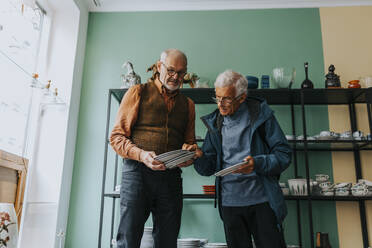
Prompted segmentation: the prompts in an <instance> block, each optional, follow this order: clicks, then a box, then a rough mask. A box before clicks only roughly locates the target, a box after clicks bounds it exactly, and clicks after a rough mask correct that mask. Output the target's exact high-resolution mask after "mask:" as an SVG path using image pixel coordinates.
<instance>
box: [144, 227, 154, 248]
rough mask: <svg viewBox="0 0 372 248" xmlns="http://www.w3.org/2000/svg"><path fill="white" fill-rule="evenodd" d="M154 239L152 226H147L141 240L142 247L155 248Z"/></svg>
mask: <svg viewBox="0 0 372 248" xmlns="http://www.w3.org/2000/svg"><path fill="white" fill-rule="evenodd" d="M153 247H154V239H153V238H152V227H145V229H144V230H143V236H142V240H141V248H153Z"/></svg>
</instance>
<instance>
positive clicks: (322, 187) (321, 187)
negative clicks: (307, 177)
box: [315, 174, 335, 196]
mask: <svg viewBox="0 0 372 248" xmlns="http://www.w3.org/2000/svg"><path fill="white" fill-rule="evenodd" d="M315 180H316V185H317V186H316V190H315V192H316V193H318V194H320V195H324V196H334V195H335V193H334V190H333V184H332V183H331V181H330V180H329V176H328V175H327V174H316V175H315Z"/></svg>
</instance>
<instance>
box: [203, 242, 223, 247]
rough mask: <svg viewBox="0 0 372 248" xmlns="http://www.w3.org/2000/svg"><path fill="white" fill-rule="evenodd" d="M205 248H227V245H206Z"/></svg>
mask: <svg viewBox="0 0 372 248" xmlns="http://www.w3.org/2000/svg"><path fill="white" fill-rule="evenodd" d="M204 248H227V244H226V243H206V244H205V245H204Z"/></svg>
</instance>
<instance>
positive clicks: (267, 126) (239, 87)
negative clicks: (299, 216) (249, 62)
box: [194, 70, 291, 248]
mask: <svg viewBox="0 0 372 248" xmlns="http://www.w3.org/2000/svg"><path fill="white" fill-rule="evenodd" d="M247 87H248V82H247V80H246V79H245V77H243V76H242V75H241V74H239V73H237V72H234V71H231V70H227V71H225V72H223V73H221V74H220V75H219V76H218V77H217V79H216V82H215V91H216V98H214V100H215V102H216V103H217V106H218V109H217V110H215V111H214V112H213V113H211V114H209V115H207V116H204V117H202V120H203V122H204V124H205V125H206V126H207V128H208V132H207V134H206V137H205V140H204V143H203V147H202V152H203V156H202V157H200V158H198V159H197V160H196V161H195V163H194V164H195V169H196V171H197V172H198V173H199V174H201V175H203V176H211V175H213V174H215V173H216V172H218V171H220V170H222V169H225V168H228V167H230V166H232V165H235V164H238V163H242V162H244V161H245V163H244V164H243V165H241V166H240V167H239V166H238V169H237V170H235V171H234V172H233V173H231V174H227V175H225V176H221V177H217V178H216V196H217V200H218V206H219V210H220V215H221V218H222V220H223V223H224V228H225V236H226V241H227V244H228V247H229V248H247V247H252V241H251V239H252V237H253V239H254V242H255V244H256V247H258V248H277V247H278V248H279V247H286V246H285V241H284V237H283V232H282V227H281V224H282V222H283V220H284V218H285V216H286V214H287V209H286V205H285V202H284V197H283V194H282V191H281V188H280V186H279V182H278V180H279V176H280V174H281V173H282V172H283V171H284V170H285V169H287V168H288V166H289V164H290V162H291V149H290V147H289V145H288V142H287V139H286V138H285V135H284V134H283V131H282V130H281V128H280V126H279V124H278V122H277V120H276V119H275V116H274V113H273V111H272V110H271V109H270V108H269V106H268V104H267V103H266V101H265V100H262V99H259V98H253V97H247Z"/></svg>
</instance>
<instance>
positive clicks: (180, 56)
mask: <svg viewBox="0 0 372 248" xmlns="http://www.w3.org/2000/svg"><path fill="white" fill-rule="evenodd" d="M167 60H179V61H180V62H182V63H183V64H184V66H185V67H187V57H186V55H185V54H184V53H183V52H182V51H180V50H178V49H174V48H170V49H167V50H164V51H163V52H162V53H161V54H160V61H161V62H163V63H166V62H167Z"/></svg>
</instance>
